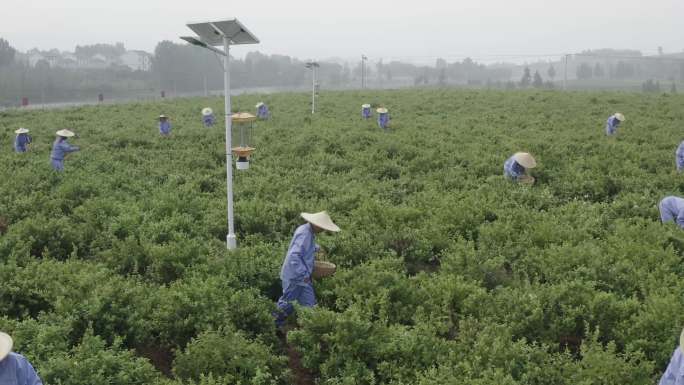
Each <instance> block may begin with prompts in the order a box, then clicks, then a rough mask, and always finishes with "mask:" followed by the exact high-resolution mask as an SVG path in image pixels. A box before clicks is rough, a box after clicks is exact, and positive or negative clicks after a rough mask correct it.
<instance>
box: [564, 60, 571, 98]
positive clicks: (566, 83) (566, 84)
mask: <svg viewBox="0 0 684 385" xmlns="http://www.w3.org/2000/svg"><path fill="white" fill-rule="evenodd" d="M569 57H570V55H569V54H565V60H564V65H563V74H564V75H563V90H565V91H567V90H568V58H569Z"/></svg>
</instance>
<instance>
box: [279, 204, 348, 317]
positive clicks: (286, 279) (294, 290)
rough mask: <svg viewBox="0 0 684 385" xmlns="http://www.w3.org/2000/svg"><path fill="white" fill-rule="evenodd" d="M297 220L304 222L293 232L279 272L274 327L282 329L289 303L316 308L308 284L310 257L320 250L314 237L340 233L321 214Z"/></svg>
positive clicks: (312, 261)
mask: <svg viewBox="0 0 684 385" xmlns="http://www.w3.org/2000/svg"><path fill="white" fill-rule="evenodd" d="M301 217H302V218H304V220H305V221H306V222H307V223H305V224H303V225H301V226H299V227H297V230H295V232H294V235H293V237H292V241H290V246H289V248H288V250H287V255H286V256H285V261H284V262H283V267H282V268H281V269H280V280H281V281H282V286H283V295H282V296H281V297H280V299H278V304H277V306H278V310H277V311H276V312H275V313H274V317H275V323H276V326H277V327H281V326H283V325H284V324H285V321H286V319H287V317H288V316H289V315H290V314H292V312H293V311H294V307H293V306H292V302H295V301H296V302H298V303H299V304H300V305H302V306H306V307H312V306H314V305H316V295H315V294H314V288H313V283H312V281H311V275H312V274H313V270H314V257H315V254H316V252H318V250H319V249H320V246H318V245H317V244H316V234H318V233H320V232H322V231H330V232H338V231H340V228H339V227H338V226H337V225H336V224H335V223H333V221H332V219H330V216H329V215H328V213H327V212H325V211H321V212H318V213H315V214H309V213H301Z"/></svg>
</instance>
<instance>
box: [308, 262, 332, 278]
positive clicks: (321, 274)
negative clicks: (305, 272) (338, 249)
mask: <svg viewBox="0 0 684 385" xmlns="http://www.w3.org/2000/svg"><path fill="white" fill-rule="evenodd" d="M336 269H337V266H335V264H334V263H332V262H326V261H314V271H313V277H314V278H325V277H330V276H331V275H333V274H335V270H336Z"/></svg>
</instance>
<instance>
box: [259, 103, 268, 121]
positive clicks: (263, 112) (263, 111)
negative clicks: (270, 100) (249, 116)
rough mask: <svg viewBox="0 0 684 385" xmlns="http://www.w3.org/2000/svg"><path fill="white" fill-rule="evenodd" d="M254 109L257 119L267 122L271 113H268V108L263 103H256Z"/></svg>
mask: <svg viewBox="0 0 684 385" xmlns="http://www.w3.org/2000/svg"><path fill="white" fill-rule="evenodd" d="M256 109H257V113H256V115H257V118H259V119H261V120H267V119H268V118H269V117H270V116H271V113H270V112H268V106H267V105H266V104H264V103H263V102H259V103H257V105H256Z"/></svg>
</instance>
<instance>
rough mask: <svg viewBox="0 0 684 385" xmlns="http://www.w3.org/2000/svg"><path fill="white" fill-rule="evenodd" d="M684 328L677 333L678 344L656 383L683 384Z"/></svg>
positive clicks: (665, 384)
mask: <svg viewBox="0 0 684 385" xmlns="http://www.w3.org/2000/svg"><path fill="white" fill-rule="evenodd" d="M683 349H684V330H682V333H681V334H680V335H679V346H677V347H676V348H675V350H674V352H673V353H672V358H670V363H669V364H668V365H667V369H665V373H663V376H662V377H661V378H660V382H658V385H682V384H684V356H683V354H684V352H683V351H682V350H683Z"/></svg>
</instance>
